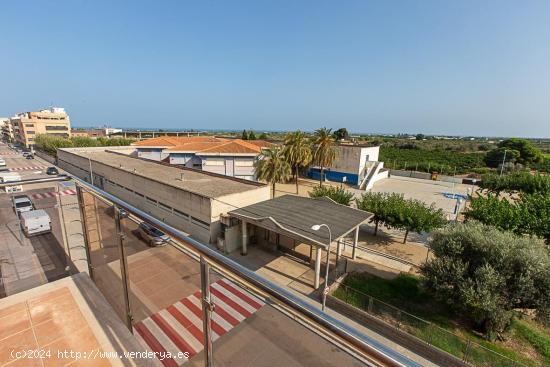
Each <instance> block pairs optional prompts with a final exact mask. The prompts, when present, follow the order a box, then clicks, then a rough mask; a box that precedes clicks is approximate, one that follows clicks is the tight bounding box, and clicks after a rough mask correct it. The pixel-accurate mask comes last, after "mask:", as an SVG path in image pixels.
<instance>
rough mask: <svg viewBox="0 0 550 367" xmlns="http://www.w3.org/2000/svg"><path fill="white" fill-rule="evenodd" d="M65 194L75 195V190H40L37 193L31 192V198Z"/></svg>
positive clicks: (36, 198)
mask: <svg viewBox="0 0 550 367" xmlns="http://www.w3.org/2000/svg"><path fill="white" fill-rule="evenodd" d="M65 195H76V190H71V189H69V190H63V191H59V192H57V191H51V192H41V193H39V194H32V195H31V199H35V200H40V199H46V198H53V197H56V196H65Z"/></svg>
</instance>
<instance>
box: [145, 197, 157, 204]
mask: <svg viewBox="0 0 550 367" xmlns="http://www.w3.org/2000/svg"><path fill="white" fill-rule="evenodd" d="M145 199H146V200H147V201H148V202H149V203H151V204H153V205H155V206H156V205H157V201H156V200H155V199H153V198H150V197H149V196H146V197H145Z"/></svg>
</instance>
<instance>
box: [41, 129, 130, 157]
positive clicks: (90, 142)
mask: <svg viewBox="0 0 550 367" xmlns="http://www.w3.org/2000/svg"><path fill="white" fill-rule="evenodd" d="M133 142H134V140H133V139H126V138H111V139H109V138H103V137H102V138H97V139H93V138H90V137H82V136H75V137H71V138H60V137H56V136H51V135H46V134H39V135H37V136H36V138H35V145H36V148H37V149H40V150H43V151H45V152H46V153H48V154H50V155H52V156H56V155H57V149H59V148H71V147H102V146H104V147H107V146H126V145H130V144H132V143H133Z"/></svg>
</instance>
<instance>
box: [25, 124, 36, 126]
mask: <svg viewBox="0 0 550 367" xmlns="http://www.w3.org/2000/svg"><path fill="white" fill-rule="evenodd" d="M25 127H34V124H25Z"/></svg>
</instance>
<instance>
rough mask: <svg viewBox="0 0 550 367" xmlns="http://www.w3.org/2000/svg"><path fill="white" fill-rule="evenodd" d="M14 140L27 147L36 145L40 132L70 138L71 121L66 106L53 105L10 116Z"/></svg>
mask: <svg viewBox="0 0 550 367" xmlns="http://www.w3.org/2000/svg"><path fill="white" fill-rule="evenodd" d="M10 123H11V125H12V129H13V140H14V141H15V142H16V143H19V144H21V145H24V146H26V147H27V148H28V147H30V146H32V145H34V144H35V143H34V139H35V138H36V136H37V135H39V134H46V135H52V136H58V137H61V138H68V137H70V136H71V121H70V119H69V116H68V115H67V113H66V112H65V109H64V108H60V107H52V108H49V109H45V110H40V111H35V112H22V113H18V114H17V115H15V116H14V117H12V118H10Z"/></svg>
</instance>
